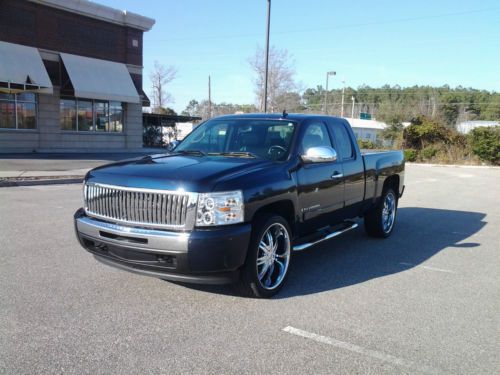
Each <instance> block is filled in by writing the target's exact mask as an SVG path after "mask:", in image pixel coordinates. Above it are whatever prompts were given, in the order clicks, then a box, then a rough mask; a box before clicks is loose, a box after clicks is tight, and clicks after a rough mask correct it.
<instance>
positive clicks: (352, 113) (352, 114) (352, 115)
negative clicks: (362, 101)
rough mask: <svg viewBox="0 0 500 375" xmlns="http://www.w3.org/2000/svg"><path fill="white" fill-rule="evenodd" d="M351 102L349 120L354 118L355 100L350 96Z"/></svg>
mask: <svg viewBox="0 0 500 375" xmlns="http://www.w3.org/2000/svg"><path fill="white" fill-rule="evenodd" d="M351 100H352V110H351V118H354V103H355V102H356V99H355V98H354V96H352V97H351Z"/></svg>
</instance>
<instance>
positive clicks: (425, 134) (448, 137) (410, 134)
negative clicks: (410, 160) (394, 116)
mask: <svg viewBox="0 0 500 375" xmlns="http://www.w3.org/2000/svg"><path fill="white" fill-rule="evenodd" d="M452 138H453V132H452V131H451V130H450V129H449V128H447V127H446V126H444V125H442V124H440V123H439V122H436V121H433V120H429V119H427V118H425V117H418V118H416V119H413V120H412V124H411V125H410V126H408V127H407V128H406V129H405V130H404V140H405V145H406V146H407V147H411V148H415V149H419V150H421V149H423V148H425V147H426V146H427V145H429V144H432V143H438V142H443V143H450V142H451V141H452Z"/></svg>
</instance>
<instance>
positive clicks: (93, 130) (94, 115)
mask: <svg viewBox="0 0 500 375" xmlns="http://www.w3.org/2000/svg"><path fill="white" fill-rule="evenodd" d="M62 100H72V101H74V102H75V118H76V119H75V121H76V129H75V130H72V129H62V128H61V111H60V108H61V106H60V104H59V130H60V131H61V132H63V133H67V134H87V135H88V134H107V135H115V136H118V135H124V133H125V105H124V104H125V103H124V102H117V101H115V100H100V99H89V98H78V97H72V96H61V97H60V98H59V103H61V101H62ZM80 101H82V102H91V103H92V124H91V130H80V125H79V121H78V111H79V109H80V107H79V102H80ZM96 103H105V108H106V118H107V124H108V125H107V129H108V130H106V129H104V130H97V124H96V119H97V113H96ZM111 103H120V106H121V116H120V121H121V130H120V131H116V126H113V130H109V129H111V111H110V108H111ZM117 107H118V106H117V105H114V106H113V108H117ZM115 113H116V112H113V114H115ZM105 128H106V126H105Z"/></svg>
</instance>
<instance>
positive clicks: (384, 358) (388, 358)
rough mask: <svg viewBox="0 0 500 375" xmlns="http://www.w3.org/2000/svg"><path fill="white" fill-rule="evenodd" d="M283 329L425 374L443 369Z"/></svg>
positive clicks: (346, 343) (302, 332)
mask: <svg viewBox="0 0 500 375" xmlns="http://www.w3.org/2000/svg"><path fill="white" fill-rule="evenodd" d="M283 331H285V332H288V333H290V334H292V335H295V336H300V337H304V338H307V339H311V340H314V341H317V342H320V343H322V344H328V345H331V346H334V347H337V348H340V349H344V350H349V351H351V352H354V353H358V354H362V355H364V356H367V357H371V358H374V359H378V360H381V361H384V362H388V363H391V364H393V365H397V366H401V367H406V368H409V369H412V370H415V371H419V372H422V373H426V374H442V373H443V371H440V370H437V369H435V368H432V367H429V366H426V365H422V364H418V363H415V362H412V361H409V360H407V359H403V358H399V357H396V356H393V355H390V354H386V353H382V352H379V351H376V350H371V349H366V348H363V347H362V346H359V345H354V344H351V343H348V342H345V341H340V340H337V339H334V338H333V337H328V336H321V335H318V334H316V333H312V332H308V331H304V330H302V329H298V328H294V327H290V326H288V327H285V328H283Z"/></svg>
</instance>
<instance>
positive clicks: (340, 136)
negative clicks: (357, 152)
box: [329, 124, 354, 159]
mask: <svg viewBox="0 0 500 375" xmlns="http://www.w3.org/2000/svg"><path fill="white" fill-rule="evenodd" d="M329 126H330V129H331V130H332V133H333V139H334V140H335V145H336V147H337V150H336V151H337V154H338V155H339V156H340V158H341V159H350V158H352V157H353V156H354V149H353V147H352V143H351V137H349V133H348V132H347V129H346V128H345V126H344V125H342V124H330V125H329Z"/></svg>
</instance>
